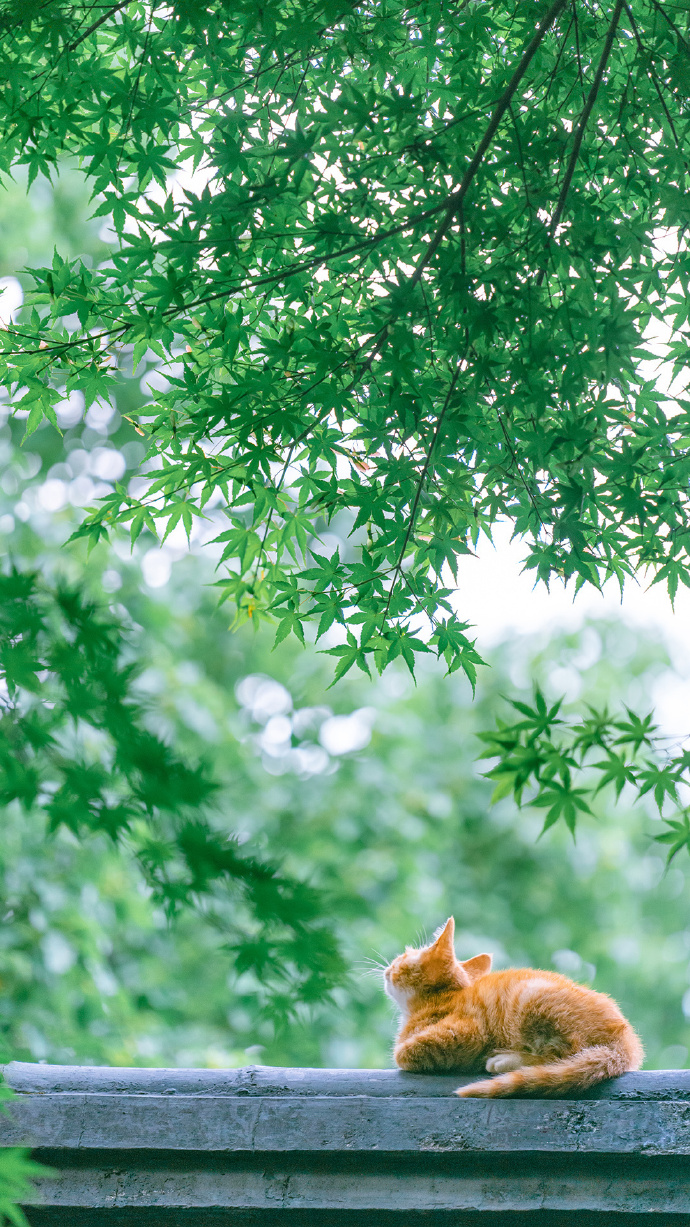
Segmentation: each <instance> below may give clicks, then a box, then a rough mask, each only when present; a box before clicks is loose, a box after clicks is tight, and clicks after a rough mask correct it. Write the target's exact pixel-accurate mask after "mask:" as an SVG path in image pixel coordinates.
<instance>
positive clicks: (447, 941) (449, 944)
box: [433, 916, 455, 957]
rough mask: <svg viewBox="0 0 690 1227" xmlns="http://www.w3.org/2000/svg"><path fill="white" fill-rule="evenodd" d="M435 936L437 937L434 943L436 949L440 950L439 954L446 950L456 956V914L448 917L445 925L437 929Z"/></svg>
mask: <svg viewBox="0 0 690 1227" xmlns="http://www.w3.org/2000/svg"><path fill="white" fill-rule="evenodd" d="M434 937H435V939H436V940H435V941H434V945H433V949H434V950H438V952H439V954H440V953H441V952H444V953H447V954H452V955H453V957H455V947H454V945H453V939H454V937H455V917H454V916H449V917H448V919H447V921H446V923H445V924H444V925H443V927H442V928H441V929H437V930H436V933H435V934H434Z"/></svg>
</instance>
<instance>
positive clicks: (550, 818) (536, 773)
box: [479, 688, 690, 861]
mask: <svg viewBox="0 0 690 1227" xmlns="http://www.w3.org/2000/svg"><path fill="white" fill-rule="evenodd" d="M562 703H563V700H562V699H561V700H559V701H558V702H556V703H553V704H551V705H549V704H548V703H547V701H546V699H545V698H544V695H543V694H542V692H541V690H539V689H538V688H537V689H536V690H535V694H534V702H533V705H530V704H529V703H524V702H520V701H517V700H511V706H512V707H514V708H515V710H516V712H517V713H518V715H519V716H520V717H521V718H520V719H517V720H514V721H513V722H512V723H511V722H509V721H505V720H498V721H497V723H496V726H495V728H493V729H491V730H489V731H485V732H481V733H480V734H479V737H480V738H481V740H482V741H483V742H484V746H485V748H484V750H483V752H482V754H481V757H482V758H496V759H497V762H496V763H495V765H494V766H493V767H492V768H491V769H490V770H489V771H488V772H486V776H487V778H488V779H490V780H494V781H495V787H494V792H493V797H492V800H493V801H498V800H500V799H501V798H502V797H506V796H509V795H510V794H512V795H513V797H514V799H515V801H516V802H517V804H518V805H523V804H529V805H532V806H536V807H537V808H539V809H545V810H546V816H545V820H544V826H543V830H542V834H543V832H544V831H548V830H549V828H550V827H552V826H554V825H555V823H557V822H559V821H563V822H564V823H565V825H566V826H567V827H568V830H569V831H570V832H571V834H572V835H573V836H574V835H575V829H576V825H577V821H578V818H579V817H580V816H581V815H582V814H591V813H592V809H591V804H590V803H591V802H593V800H594V798H595V797H597V796H598V794H599V793H600V792H602V791H603V790H605V789H609V790H613V793H614V794H615V799H616V800H618V798H619V797H620V795H621V793H622V792H623V789H626V788H627V791H628V795H629V797H630V798H632V799H634V800H638V801H639V800H641V799H642V798H643V797H645V796H647V795H649V796H650V797H651V798H652V799H653V801H654V804H655V806H656V808H657V810H658V813H659V817H660V818H661V819H662V821H663V823H664V830H663V831H662V832H661V833H660V834H658V835H655V836H654V838H655V840H656V841H657V842H658V843H661V844H668V845H669V853H668V859H669V861H671V860H673V858H674V857H675V856H676V855H677V853H678V852H680V851H681V849H683V848H686V849H687V850H688V851H689V852H690V808H688V806H687V805H685V804H684V803H683V801H684V794H686V790H687V788H688V784H689V783H690V777H689V776H688V771H689V769H690V752H689V751H688V749H687V747H686V745H685V743H684V742H681V743H680V744H677V745H674V744H673V743H671V744H669V738H667V737H664V736H662V735H660V734H659V732H658V729H657V727H656V726H655V724H654V723H653V714H652V713H649V714H647V715H644V716H640V715H638V714H637V713H636V712H634V711H632V710H631V709H630V708H628V707H626V709H625V716H620V715H619V716H613V715H610V714H609V712H608V711H607V710H605V709H597V708H594V707H591V706H590V707H588V714H587V715H586V716H582V717H570V718H567V717H565V716H563V715H562V714H561V709H562ZM526 790H527V793H528V795H527V796H525V792H526ZM669 807H670V809H669Z"/></svg>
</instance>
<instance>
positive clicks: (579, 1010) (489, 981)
mask: <svg viewBox="0 0 690 1227" xmlns="http://www.w3.org/2000/svg"><path fill="white" fill-rule="evenodd" d="M471 992H472V996H473V1000H474V1004H475V1008H479V1009H481V1010H483V1011H486V1012H487V1013H489V1014H491V1015H493V1016H494V1018H500V1017H501V1016H508V1015H513V1014H516V1013H517V1014H522V1013H525V1012H532V1011H533V1010H534V1009H535V1008H536V1009H538V1008H539V1006H540V1005H542V1004H543V1005H545V1006H546V1005H548V1007H549V1012H550V1013H554V1014H555V1015H558V1014H559V1013H561V1012H563V1013H565V1014H567V1015H568V1016H569V1017H571V1018H572V1017H579V1018H580V1019H581V1021H582V1022H585V1020H587V1021H588V1022H589V1023H590V1024H591V1023H592V1022H594V1021H595V1020H598V1021H599V1023H600V1024H602V1025H605V1026H611V1025H614V1026H615V1025H616V1024H619V1023H623V1024H625V1019H624V1017H623V1015H622V1014H621V1012H620V1010H619V1008H618V1006H617V1005H616V1002H615V1001H614V1000H613V998H612V997H609V996H608V995H607V994H606V993H600V992H598V991H597V990H596V989H593V988H589V987H588V986H587V985H584V984H577V983H575V981H574V980H569V979H568V977H567V976H563V975H561V974H560V972H557V971H542V970H541V969H539V968H536V967H509V968H507V969H506V970H505V971H491V972H488V973H487V974H486V975H485V976H481V977H480V979H478V980H477V981H475V983H474V984H473V985H472V988H471Z"/></svg>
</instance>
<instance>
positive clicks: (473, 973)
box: [383, 916, 491, 1010]
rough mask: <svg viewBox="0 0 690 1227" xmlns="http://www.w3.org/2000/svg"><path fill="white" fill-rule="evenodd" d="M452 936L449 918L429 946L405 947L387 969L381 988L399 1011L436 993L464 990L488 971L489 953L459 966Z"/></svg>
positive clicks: (477, 956) (451, 920) (452, 922)
mask: <svg viewBox="0 0 690 1227" xmlns="http://www.w3.org/2000/svg"><path fill="white" fill-rule="evenodd" d="M454 934H455V920H454V919H453V917H452V916H451V917H450V919H449V920H447V921H446V923H445V925H444V926H443V928H442V929H441V930H440V932H437V933H436V934H435V935H434V940H433V941H432V942H431V944H430V945H428V946H422V947H420V948H419V949H415V948H414V947H413V946H407V947H406V949H405V951H404V953H403V954H399V955H398V957H397V958H396V959H393V962H392V963H390V964H389V966H388V967H386V969H385V971H384V973H383V986H384V989H385V991H386V993H387V995H388V996H389V997H390V998H391V1000H392V1001H394V1002H395V1004H396V1005H397V1006H399V1007H400V1009H401V1010H407V1009H408V1007H409V1006H410V1005H412V1004H413V1002H414V1001H415V1000H416V1001H423V1000H424V999H425V998H427V997H430V996H433V995H434V994H435V993H443V992H448V991H450V990H453V989H461V988H467V987H468V985H470V984H472V983H473V981H474V980H478V979H479V977H480V976H485V975H486V973H487V972H488V971H491V955H490V954H477V955H475V957H474V958H473V959H468V960H467V962H465V963H461V962H460V961H459V960H458V959H457V958H456V957H455V948H454V946H453V936H454Z"/></svg>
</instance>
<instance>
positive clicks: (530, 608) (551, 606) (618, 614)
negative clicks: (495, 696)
mask: <svg viewBox="0 0 690 1227" xmlns="http://www.w3.org/2000/svg"><path fill="white" fill-rule="evenodd" d="M494 542H495V548H492V546H491V545H490V544H489V543H488V541H486V540H485V541H483V542H482V543H480V546H479V548H478V551H477V557H476V558H472V557H466V558H463V559H461V560H460V566H459V569H458V577H459V583H458V589H457V596H456V598H455V599H454V601H453V604H454V605H455V607H456V609H457V612H458V616H460V617H461V618H462V619H463V621H467V622H471V623H473V625H474V630H473V632H472V633H473V635H474V634H476V635H477V648H478V650H479V651H480V652H482V651H483V650H487V651H488V650H489V649H490V648H491V647H492V646H493V645H494V644H496V643H498V642H501V641H503V640H506V639H509V638H510V636H511V635H513V634H543V635H544V637H545V638H547V637H548V636H550V635H552V634H555V633H557V632H558V631H560V630H576V629H577V628H579V627H581V626H582V624H583V622H584V621H585V620H586V619H587V618H601V617H605V618H614V619H615V618H620V619H621V621H623V622H625V623H627V624H628V625H631V626H633V627H635V628H637V629H638V630H641V631H643V632H644V631H645V630H646V631H647V632H648V633H649V634H650V635H651V636H652V637H653V638H654V639H655V640H657V641H658V640H659V639H660V638H661V639H663V640H664V641H665V643H666V644H667V646H668V650H669V652H670V655H671V660H672V663H673V669H672V672H671V673H667V674H665V675H664V676H663V678H662V679H660V681H659V683H658V684H657V687H656V688H655V690H654V692H653V693H652V694H651V695H650V696H649V706H650V707H652V706H655V707H656V717H657V720H658V721H659V723H660V725H661V726H662V728H663V730H664V732H666V733H672V734H673V735H674V736H681V735H684V734H685V733H690V589H687V588H682V589H681V590H679V592H678V595H677V597H676V602H675V611H674V610H673V609H672V607H671V602H670V600H669V598H668V594H667V592H666V588H665V586H664V585H663V584H656V585H655V586H654V587H653V588H650V587H649V586H648V584H649V581H647V583H646V584H645V581H644V579H643V578H642V579H641V580H640V582H639V583H638V584H636V583H635V581H634V580H631V581H629V582H628V583H627V584H626V587H625V592H624V595H623V600H622V601H621V597H620V589H619V587H618V585H617V584H616V583H609V584H607V585H605V587H604V591H603V593H598V592H597V590H596V589H595V588H593V587H591V586H590V585H587V586H586V587H585V588H582V589H581V590H580V592H579V593H578V595H577V596H576V597H575V598H574V599H573V592H574V583H571V584H570V585H569V586H568V588H566V587H565V586H564V585H563V584H562V583H552V585H551V588H550V590H549V591H547V590H546V588H545V587H544V585H543V584H537V585H536V586H535V584H534V572H531V571H525V572H522V571H521V563H522V559H523V558H524V557H525V555H526V553H527V547H526V545H525V544H524V543H523V544H520V543H519V542H511V540H510V526H509V525H501V526H498V527H497V528H496V530H495V532H494ZM650 578H651V577H650Z"/></svg>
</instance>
